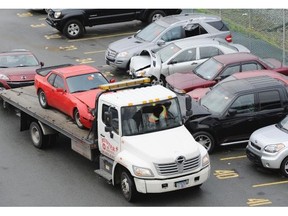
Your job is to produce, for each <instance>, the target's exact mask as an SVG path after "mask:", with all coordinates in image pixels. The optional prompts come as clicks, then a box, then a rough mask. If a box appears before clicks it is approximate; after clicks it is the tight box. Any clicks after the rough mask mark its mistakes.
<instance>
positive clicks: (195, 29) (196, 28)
mask: <svg viewBox="0 0 288 216" xmlns="http://www.w3.org/2000/svg"><path fill="white" fill-rule="evenodd" d="M207 33H208V32H207V31H206V30H205V29H204V28H203V27H202V26H201V25H200V24H199V23H194V24H189V25H187V26H185V37H193V36H197V35H202V34H207Z"/></svg>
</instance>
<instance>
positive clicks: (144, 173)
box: [133, 166, 154, 177]
mask: <svg viewBox="0 0 288 216" xmlns="http://www.w3.org/2000/svg"><path fill="white" fill-rule="evenodd" d="M133 171H134V174H135V175H136V176H139V177H153V176H154V175H153V173H152V171H151V170H150V169H148V168H143V167H137V166H133Z"/></svg>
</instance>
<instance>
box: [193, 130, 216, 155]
mask: <svg viewBox="0 0 288 216" xmlns="http://www.w3.org/2000/svg"><path fill="white" fill-rule="evenodd" d="M193 137H194V139H195V140H196V141H197V142H198V143H200V144H201V145H202V146H203V147H205V148H206V150H207V151H208V152H209V153H212V152H213V150H214V148H215V140H214V138H213V136H212V135H211V134H209V133H208V132H206V131H198V132H196V133H194V134H193Z"/></svg>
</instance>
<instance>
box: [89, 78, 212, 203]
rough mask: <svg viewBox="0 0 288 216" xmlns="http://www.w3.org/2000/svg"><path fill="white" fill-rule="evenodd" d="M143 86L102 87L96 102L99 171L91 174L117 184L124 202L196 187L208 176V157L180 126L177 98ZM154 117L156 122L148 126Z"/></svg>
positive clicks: (139, 82)
mask: <svg viewBox="0 0 288 216" xmlns="http://www.w3.org/2000/svg"><path fill="white" fill-rule="evenodd" d="M147 80H148V81H147ZM147 82H149V79H147V78H144V79H137V80H131V81H125V82H124V81H123V82H120V83H119V82H118V83H111V84H107V85H103V86H101V87H100V88H102V89H103V90H104V92H103V93H102V94H101V95H100V96H99V97H98V98H97V100H98V101H97V109H98V110H97V111H96V112H97V118H95V119H97V133H98V134H97V136H98V148H99V151H100V157H99V158H100V163H99V164H100V165H99V169H98V170H95V172H96V173H97V174H99V175H100V176H102V177H104V178H105V179H107V180H108V181H109V182H111V183H112V184H113V185H117V184H120V185H121V190H122V193H123V195H124V197H125V199H126V200H128V201H133V200H134V199H135V197H136V195H137V193H139V192H140V193H163V192H168V191H174V190H179V189H182V188H187V187H193V186H200V185H202V183H204V182H205V181H206V180H207V179H208V177H209V175H210V161H209V156H208V153H207V151H206V149H205V148H204V147H203V146H202V145H200V144H199V143H198V142H196V141H195V140H194V138H193V137H192V135H191V134H190V132H189V131H188V130H187V129H186V128H185V126H184V125H183V118H182V115H181V111H180V105H179V101H178V98H177V96H176V94H174V93H173V92H172V91H170V90H168V89H167V88H164V87H163V86H160V85H158V86H150V85H145V83H147ZM127 86H129V87H127ZM119 87H120V89H119ZM121 87H124V88H121ZM105 90H106V91H105ZM188 107H189V106H188ZM157 112H158V114H159V115H158V117H156V118H157V120H156V121H154V122H151V121H149V117H151V115H153V114H154V115H157ZM188 112H189V110H188ZM155 113H156V114H155Z"/></svg>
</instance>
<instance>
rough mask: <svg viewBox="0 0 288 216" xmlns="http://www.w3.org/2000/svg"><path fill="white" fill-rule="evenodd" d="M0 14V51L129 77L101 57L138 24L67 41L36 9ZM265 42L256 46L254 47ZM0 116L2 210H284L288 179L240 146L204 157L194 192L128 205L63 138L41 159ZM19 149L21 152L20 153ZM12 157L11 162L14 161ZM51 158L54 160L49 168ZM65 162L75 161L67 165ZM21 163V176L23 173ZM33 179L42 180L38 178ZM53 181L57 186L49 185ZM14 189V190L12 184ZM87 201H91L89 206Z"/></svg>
mask: <svg viewBox="0 0 288 216" xmlns="http://www.w3.org/2000/svg"><path fill="white" fill-rule="evenodd" d="M0 16H1V19H0V25H1V26H2V28H1V30H0V33H1V35H2V36H1V40H2V43H1V51H4V50H10V49H15V48H25V49H28V50H31V51H33V52H34V53H35V54H36V56H37V57H38V58H39V59H40V60H41V61H43V62H44V63H45V65H46V66H52V65H57V64H64V63H70V64H89V65H91V66H94V67H97V68H99V69H100V70H101V71H102V72H103V73H104V74H105V75H106V76H107V77H108V79H111V78H115V79H116V80H124V79H129V77H128V76H127V73H126V72H125V71H119V70H115V69H113V68H112V67H110V66H108V65H106V64H105V59H104V53H105V50H106V48H107V46H108V45H109V44H110V43H111V42H112V41H115V40H118V39H120V38H123V37H125V36H129V35H131V34H133V33H135V32H137V30H139V29H141V28H143V24H142V23H141V22H138V21H132V22H126V23H119V24H109V25H103V26H98V27H93V28H88V29H87V34H86V35H85V37H84V38H81V39H77V40H69V39H67V38H65V37H63V36H61V34H59V32H58V31H57V30H55V29H53V28H51V27H50V26H48V24H46V23H45V17H46V16H45V14H43V13H39V12H38V11H32V10H24V9H19V10H18V9H17V10H16V9H15V10H1V15H0ZM3 26H5V28H4V27H3ZM235 39H237V40H239V41H245V38H243V36H242V35H241V34H237V33H235ZM263 44H264V43H262V42H261V45H260V46H263ZM266 45H267V46H269V45H268V44H266ZM271 50H273V51H271V53H270V54H271V55H272V56H273V52H275V53H278V51H279V50H278V49H276V48H275V49H274V48H271ZM256 54H257V53H256ZM275 55H276V54H275ZM0 119H1V122H2V124H1V126H0V136H1V137H5V139H4V138H3V140H2V141H0V144H1V145H0V146H2V147H0V148H1V150H0V192H2V193H0V206H187V207H188V206H189V207H192V206H201V207H208V206H209V207H210V206H213V207H218V206H223V207H225V206H235V207H254V206H270V207H276V206H277V207H280V206H281V207H284V206H287V184H288V179H287V178H284V177H283V176H281V175H280V174H279V173H278V172H277V171H271V170H266V169H263V168H259V167H256V166H254V165H253V164H252V163H250V161H248V159H247V158H246V155H245V145H243V144H242V145H235V146H229V147H221V148H220V149H218V150H217V151H216V152H215V153H213V154H212V155H211V156H210V158H211V165H212V172H211V176H210V178H209V180H208V181H207V182H205V183H204V184H203V185H202V187H201V189H200V190H191V189H189V190H184V191H177V192H175V193H174V192H173V193H169V194H156V195H148V196H145V198H143V199H141V200H140V201H139V202H138V203H136V204H130V203H126V202H125V201H124V200H123V198H122V196H121V194H120V190H115V189H113V188H112V186H110V185H106V183H105V182H104V181H102V180H101V179H98V178H97V176H95V174H93V165H90V164H89V162H87V161H85V160H82V159H81V156H80V155H77V154H76V153H75V154H74V153H73V152H72V150H71V149H69V148H67V146H68V144H66V142H67V140H65V139H63V140H62V142H63V143H61V145H59V146H58V147H57V148H55V149H54V150H51V151H49V152H47V154H46V155H45V152H39V150H35V149H32V148H33V147H32V146H31V145H30V143H29V142H30V141H29V136H28V134H27V133H24V134H23V133H20V132H19V130H18V126H19V125H18V122H17V121H18V117H17V116H15V115H14V114H11V113H10V114H7V113H6V111H4V110H3V109H1V110H0ZM10 131H13V132H10ZM19 140H21V141H19ZM23 144H24V145H23ZM20 145H21V152H19V151H18V150H19V146H20ZM33 153H36V155H33ZM53 153H54V154H55V155H53ZM17 154H19V156H17ZM15 155H16V158H17V160H15V159H14V160H13V156H14V157H15ZM39 158H41V159H40V160H39ZM33 159H35V160H38V162H37V163H38V164H37V165H35V164H34V165H33V167H29V166H28V164H30V163H31V160H33ZM51 159H53V162H51V164H49V161H51ZM55 160H57V162H59V163H60V164H61V165H60V166H59V167H57V169H56V171H53V169H54V168H55V166H57V164H58V163H55ZM13 161H14V162H13ZM71 161H73V162H74V161H75V163H69V164H67V165H66V164H65V163H68V162H71ZM13 163H14V164H13ZM77 163H79V164H77ZM75 164H76V165H75ZM23 166H24V167H25V172H24V170H23V169H21V168H23ZM74 166H76V168H75V167H74ZM60 168H62V169H63V170H69V169H70V170H71V172H68V173H63V170H61V169H60ZM34 170H36V171H37V170H38V171H39V173H34ZM40 170H41V171H40ZM90 171H91V174H90ZM28 172H33V175H28V174H27V173H28ZM74 172H76V173H74ZM88 173H89V174H88ZM52 174H53V184H52V183H51V180H50V182H49V178H45V179H42V177H41V176H42V175H52ZM65 175H68V176H71V177H73V181H69V178H68V176H65ZM83 175H87V178H86V179H85V178H83ZM21 176H22V177H21ZM31 176H32V177H33V179H31V178H32V177H31ZM79 176H80V177H79ZM35 177H36V179H37V178H38V179H39V178H41V179H42V181H43V182H39V180H38V181H37V180H36V179H35ZM23 178H24V180H23ZM77 178H79V179H77ZM94 178H95V179H96V180H95V179H94ZM11 179H13V181H11ZM17 179H18V180H19V182H18V181H17ZM20 179H21V181H22V182H21V181H20ZM80 179H81V180H83V179H85V180H84V181H85V186H83V185H84V183H83V181H81V182H79V181H80ZM29 180H30V184H29ZM23 182H25V184H23ZM54 184H55V185H57V186H56V187H52V186H53V185H54ZM69 184H70V185H69ZM79 184H81V187H82V188H83V190H77V193H79V194H81V195H80V198H79V199H78V198H77V196H76V195H75V192H73V189H75V188H77V186H79ZM93 184H96V186H94V185H93ZM15 185H17V187H14V186H15ZM27 185H29V186H27ZM33 185H35V186H36V188H38V189H39V188H41V187H42V186H43V185H44V186H43V187H45V188H46V189H47V190H44V189H43V190H37V189H35V187H34V186H33ZM59 185H63V187H59ZM92 185H93V186H92ZM25 186H27V188H25ZM22 187H23V188H22ZM91 188H92V189H91ZM17 190H18V191H17ZM19 190H20V191H19ZM52 190H59V191H60V192H61V193H62V195H60V197H59V198H55V199H54V200H52V199H53V191H52ZM28 191H29V192H28ZM97 191H100V193H97ZM40 192H41V193H40ZM43 193H44V194H43ZM55 193H56V191H55ZM63 194H65V195H63ZM79 194H78V195H79ZM103 194H105V195H104V196H103ZM115 194H116V195H115ZM93 196H95V197H96V198H94V199H93V201H92V200H91V197H93ZM114 196H115V197H114ZM147 197H148V199H147ZM41 199H42V200H41Z"/></svg>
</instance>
